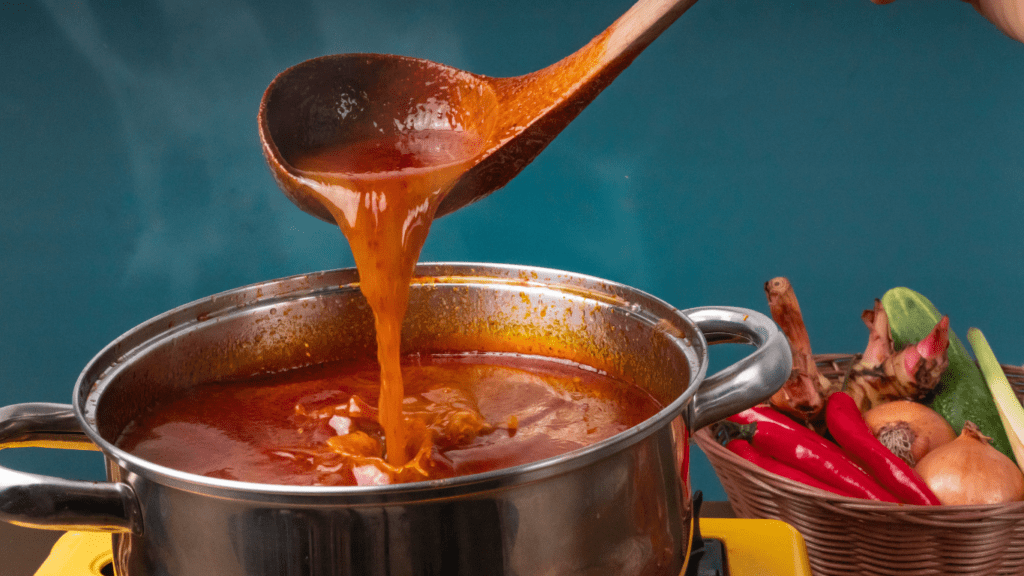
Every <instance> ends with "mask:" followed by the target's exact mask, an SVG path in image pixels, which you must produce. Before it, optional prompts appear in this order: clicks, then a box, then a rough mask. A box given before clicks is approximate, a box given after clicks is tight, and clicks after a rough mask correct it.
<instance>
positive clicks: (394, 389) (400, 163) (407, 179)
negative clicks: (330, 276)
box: [292, 130, 483, 466]
mask: <svg viewBox="0 0 1024 576" xmlns="http://www.w3.org/2000/svg"><path fill="white" fill-rule="evenodd" d="M482 145H483V141H482V140H481V139H480V138H479V137H477V136H475V135H474V134H472V133H469V132H463V131H455V130H420V131H413V132H409V133H402V134H396V135H392V136H386V137H381V138H378V139H375V140H366V141H360V142H356V143H354V144H340V145H337V146H332V147H328V148H323V149H321V150H318V151H317V152H316V153H314V154H310V155H307V156H302V157H299V158H294V159H292V164H293V165H294V166H295V167H296V168H297V169H298V170H299V171H300V172H301V173H302V174H303V175H304V176H306V177H307V178H308V180H307V184H308V185H309V186H310V188H311V189H312V190H313V191H314V192H315V193H316V194H318V195H319V196H320V200H321V203H322V204H323V205H324V206H326V207H327V208H328V209H329V210H330V211H331V215H332V216H333V217H334V220H335V221H336V222H338V225H339V226H340V227H341V230H342V232H344V234H345V237H346V238H348V242H349V246H351V248H352V255H353V258H354V259H355V261H356V268H358V269H359V282H360V290H361V291H362V293H363V295H364V296H365V297H366V300H367V301H368V302H369V304H370V307H371V308H372V309H373V314H374V321H375V325H376V329H377V360H378V362H379V363H380V367H381V368H380V386H381V394H380V400H379V403H378V409H379V412H380V423H381V426H383V428H384V431H385V433H384V437H385V445H386V447H387V448H389V449H386V450H385V452H386V454H387V460H388V462H389V463H390V464H391V465H393V466H401V465H402V464H404V463H405V453H406V452H407V451H408V450H407V446H406V445H407V443H408V442H409V438H408V435H407V434H406V430H405V429H404V427H403V426H402V419H401V412H402V398H403V396H404V394H403V391H402V372H401V369H400V366H399V364H400V345H401V334H402V319H403V318H404V317H405V310H406V307H407V305H408V301H409V282H410V280H411V279H412V274H413V270H414V269H415V267H416V261H417V259H419V255H420V250H421V249H422V248H423V243H424V242H425V241H426V238H427V232H428V231H429V230H430V224H431V221H432V220H433V219H434V213H435V212H436V211H437V206H438V204H439V203H440V202H441V200H442V199H443V198H444V195H445V194H446V193H447V192H448V191H449V190H450V189H451V187H452V185H453V184H454V183H455V181H456V180H457V179H458V178H459V176H461V175H462V174H463V173H464V172H465V171H466V170H467V169H468V168H469V167H470V166H471V162H472V160H473V158H474V157H475V156H476V154H477V153H478V152H479V151H480V147H481V146H482ZM390 448H393V449H390Z"/></svg>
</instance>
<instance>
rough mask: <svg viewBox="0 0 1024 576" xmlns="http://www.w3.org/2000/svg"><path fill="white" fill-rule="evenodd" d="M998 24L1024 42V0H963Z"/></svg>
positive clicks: (880, 1)
mask: <svg viewBox="0 0 1024 576" xmlns="http://www.w3.org/2000/svg"><path fill="white" fill-rule="evenodd" d="M871 1H872V2H874V3H875V4H888V3H890V2H892V1H893V0H871ZM963 1H964V2H967V3H968V4H970V5H971V6H974V9H975V10H977V11H978V13H980V14H981V15H982V16H984V17H985V18H986V19H987V20H988V21H989V22H991V23H993V24H995V25H996V28H999V29H1000V30H1001V31H1002V32H1003V33H1004V34H1006V35H1007V36H1009V37H1010V38H1013V39H1014V40H1016V41H1018V42H1024V0H963Z"/></svg>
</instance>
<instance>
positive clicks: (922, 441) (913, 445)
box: [864, 400, 956, 467]
mask: <svg viewBox="0 0 1024 576" xmlns="http://www.w3.org/2000/svg"><path fill="white" fill-rule="evenodd" d="M864 423H865V424H867V425H868V428H870V429H871V433H872V434H874V435H875V437H876V438H878V440H879V442H881V443H882V444H883V445H884V446H885V447H886V448H888V449H889V450H890V451H891V452H892V453H893V454H895V455H896V456H898V457H899V458H900V459H901V460H903V461H904V462H906V463H907V464H909V465H910V466H911V467H913V466H915V465H916V464H917V463H918V462H920V461H921V458H924V455H925V454H927V453H928V452H931V451H932V450H934V449H936V448H938V447H939V446H942V445H943V444H946V443H948V442H952V441H953V439H954V438H956V432H954V431H953V427H952V426H950V425H949V422H946V419H945V418H943V417H942V416H940V415H939V413H938V412H936V411H934V410H932V409H931V408H929V407H927V406H925V405H924V404H921V403H920V402H914V401H913V400H893V401H891V402H886V403H884V404H879V405H878V406H875V407H874V408H872V409H871V410H868V411H867V412H865V413H864Z"/></svg>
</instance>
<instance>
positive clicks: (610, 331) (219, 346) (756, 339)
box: [0, 264, 791, 576]
mask: <svg viewBox="0 0 1024 576" xmlns="http://www.w3.org/2000/svg"><path fill="white" fill-rule="evenodd" d="M402 336H403V349H404V350H405V351H406V352H408V353H422V354H438V353H442V354H443V353H465V352H479V353H514V354H523V355H537V356H545V357H554V358H560V359H564V360H568V361H573V362H578V363H581V364H585V365H588V366H592V367H594V368H597V369H600V370H605V371H607V372H609V373H611V374H613V375H615V376H618V377H620V378H622V379H625V380H627V381H629V382H632V383H634V384H637V385H640V386H642V387H644V388H645V389H646V390H647V391H648V392H650V393H651V394H652V395H653V396H654V397H655V398H656V399H657V400H659V402H660V403H661V404H662V405H663V406H664V409H662V410H661V411H660V412H659V413H658V414H656V415H655V416H653V417H651V418H650V419H648V420H647V421H645V422H643V423H641V424H639V425H637V426H635V427H633V428H631V429H630V430H627V431H625V432H623V433H621V434H618V435H616V436H614V437H612V438H609V439H606V440H604V441H602V442H599V443H597V444H594V445H592V446H589V447H586V448H583V449H580V450H575V451H573V452H569V453H567V454H564V455H562V456H558V457H555V458H550V459H547V460H542V461H539V462H534V463H531V464H527V465H523V466H517V467H514V468H507V469H503V470H496V471H492V472H487V473H483V474H475V475H472V476H464V477H458V478H450V479H445V480H438V481H428V482H417V483H410V484H400V485H393V486H384V487H312V486H279V485H269V484H256V483H245V482H237V481H228V480H220V479H214V478H207V477H203V476H197V475H192V474H186V473H182V472H180V471H177V470H172V469H168V468H164V467H161V466H158V465H155V464H153V463H151V462H147V461H145V460H142V459H139V458H137V457H135V456H133V455H131V454H129V453H126V452H124V451H122V450H120V449H119V448H118V447H117V446H116V442H117V439H118V437H119V436H120V435H121V433H122V431H123V430H124V429H125V427H126V426H128V425H129V424H130V423H131V422H132V421H133V420H135V419H137V418H140V417H144V413H145V410H146V408H147V407H148V406H150V405H151V404H152V403H153V402H155V401H156V400H157V399H159V398H160V397H161V396H163V395H164V394H166V393H169V392H171V391H180V390H182V389H187V388H190V387H193V386H205V385H211V383H214V382H216V381H220V380H225V379H237V378H244V377H251V376H255V375H258V374H261V373H265V372H267V371H277V370H282V369H287V368H295V367H299V366H303V365H309V364H317V363H322V362H328V361H333V360H340V359H346V358H360V357H372V356H373V354H375V342H374V336H373V320H372V313H371V312H370V310H369V308H368V307H367V305H366V303H365V300H363V298H362V296H361V294H360V293H359V291H358V277H357V275H356V273H355V271H354V270H337V271H331V272H324V273H317V274H311V275H305V276H299V277H293V278H285V279H281V280H275V281H270V282H266V283H262V284H259V285H254V286H248V287H244V288H239V289H236V290H232V291H229V292H225V293H222V294H218V295H215V296H212V297H210V298H208V299H204V300H201V301H197V302H193V303H191V304H188V305H185V306H182V307H180V308H177V309H175V310H172V311H170V312H167V313H165V314H163V315H161V316H158V317H156V318H154V319H152V320H150V321H148V322H146V323H144V324H142V325H140V326H138V327H136V328H134V329H133V330H131V331H129V332H128V333H126V334H125V335H123V336H122V337H120V338H119V339H118V340H116V341H115V342H113V343H112V344H110V345H109V346H108V347H107V348H105V349H104V350H103V351H102V352H100V354H98V355H97V357H96V358H94V359H93V361H92V362H90V364H89V365H88V366H87V367H86V368H85V370H84V371H83V373H82V375H81V377H80V378H79V381H78V383H77V384H76V387H75V391H74V397H73V404H72V405H71V406H63V405H43V404H29V405H16V406H10V407H7V408H4V409H2V410H0V441H2V442H3V443H4V445H5V447H6V446H11V445H17V444H19V443H21V444H31V443H33V442H39V441H53V440H59V441H70V442H81V443H84V444H89V445H92V446H95V447H98V448H99V449H100V450H102V451H103V452H104V454H105V456H106V459H107V468H108V477H109V482H106V483H98V484H97V483H85V482H72V481H65V480H58V479H53V478H46V477H38V476H34V475H29V474H23V473H18V472H14V471H10V470H5V469H0V519H4V520H7V521H10V522H15V523H18V524H22V525H29V526H38V527H50V528H63V529H68V528H72V529H96V530H107V531H110V532H112V533H113V545H114V554H115V565H116V567H117V570H118V573H119V574H123V575H126V576H199V575H203V576H206V575H208V574H217V575H218V576H235V575H237V576H243V575H244V576H262V575H267V576H271V575H272V576H291V575H310V576H312V575H320V574H323V575H328V574H329V575H331V576H339V575H353V576H354V575H359V576H377V575H379V576H398V575H403V576H406V575H416V576H418V575H423V576H426V575H435V574H438V575H446V576H469V575H474V576H477V575H480V574H488V575H496V576H502V575H509V576H513V575H516V576H547V575H551V576H584V575H587V576H591V575H592V576H615V575H620V574H621V575H623V576H638V575H651V576H676V575H677V574H679V573H680V571H681V570H682V569H683V567H684V565H685V561H686V557H687V555H688V549H689V545H690V536H691V522H692V516H691V508H690V486H689V475H688V457H689V452H688V449H689V448H688V447H689V431H690V430H694V429H696V428H698V427H700V426H702V425H704V424H706V423H709V422H711V421H714V420H716V419H718V418H720V417H723V416H725V415H728V414H731V413H734V412H737V411H740V410H742V409H744V408H746V407H748V406H750V405H753V404H755V403H757V402H759V401H761V400H763V399H764V398H766V397H768V396H770V395H771V394H772V393H773V392H774V391H775V390H777V389H778V388H779V387H780V386H781V385H782V383H783V382H784V381H785V379H786V377H787V376H788V374H789V370H790V365H791V359H790V352H789V348H788V345H786V342H785V339H784V337H782V335H781V333H779V332H778V330H777V328H776V327H775V325H774V324H773V323H772V322H771V321H770V320H768V319H767V318H765V317H764V316H762V315H760V314H758V313H756V312H753V311H749V310H742V309H734V308H725V307H718V308H701V309H693V310H689V311H685V312H681V311H678V310H676V309H674V308H673V307H671V306H669V305H668V304H666V303H664V302H662V301H660V300H657V299H656V298H654V297H652V296H649V295H647V294H644V293H642V292H639V291H637V290H635V289H632V288H629V287H626V286H622V285H619V284H615V283H611V282H607V281H603V280H599V279H596V278H592V277H588V276H583V275H578V274H571V273H566V272H559V271H553V270H545V269H539V268H525V267H516V266H499V265H483V264H431V265H421V266H420V267H418V269H417V277H416V279H415V280H414V282H413V286H412V294H411V300H410V306H409V312H408V314H407V317H406V321H405V324H404V326H403V335H402ZM709 341H710V342H720V341H722V342H725V341H727V342H735V341H743V342H747V343H750V344H753V345H754V346H755V347H756V350H755V351H754V352H753V353H752V354H751V355H750V356H749V357H747V358H745V359H744V360H742V361H740V362H739V363H737V364H736V365H734V366H731V367H730V368H728V369H726V370H724V371H722V372H721V373H719V374H716V375H715V376H713V377H709V378H706V377H705V371H706V369H707V346H708V342H709Z"/></svg>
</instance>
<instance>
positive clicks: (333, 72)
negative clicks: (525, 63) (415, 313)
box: [259, 0, 696, 223]
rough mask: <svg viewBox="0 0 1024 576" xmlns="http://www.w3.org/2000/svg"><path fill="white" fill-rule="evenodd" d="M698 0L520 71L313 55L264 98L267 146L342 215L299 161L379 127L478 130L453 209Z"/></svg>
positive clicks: (648, 0)
mask: <svg viewBox="0 0 1024 576" xmlns="http://www.w3.org/2000/svg"><path fill="white" fill-rule="evenodd" d="M695 2H696V0H640V1H639V2H637V3H636V4H634V5H633V6H632V7H631V8H630V9H629V10H628V11H627V12H626V13H625V14H623V15H622V16H620V17H619V19H618V20H616V21H615V22H614V23H612V25H611V26H610V27H608V29H607V30H605V31H604V32H602V33H601V34H599V35H598V36H596V37H595V38H594V39H593V40H591V41H590V42H589V43H588V44H587V45H586V46H584V47H583V48H581V49H580V50H578V51H577V52H575V53H574V54H571V55H569V56H568V57H566V58H564V59H563V60H561V61H559V62H556V63H555V64H552V65H551V66H548V67H547V68H544V69H542V70H538V71H537V72H533V73H531V74H526V75H524V76H516V77H512V78H491V77H487V76H481V75H478V74H472V73H469V72H464V71H462V70H458V69H456V68H452V67H450V66H445V65H442V64H437V63H435V62H430V61H427V60H421V59H416V58H408V57H403V56H391V55H383V54H341V55H334V56H324V57H320V58H314V59H312V60H307V61H305V62H302V63H300V64H297V65H296V66H293V67H291V68H289V69H287V70H285V71H284V72H282V73H281V74H279V75H278V76H277V77H276V78H275V79H274V80H273V82H271V83H270V86H268V87H267V90H266V92H265V93H264V95H263V100H262V101H261V103H260V111H259V133H260V140H261V142H262V143H263V152H264V155H265V156H266V159H267V162H268V164H269V165H270V168H271V171H272V172H273V174H274V177H275V178H276V180H277V182H278V184H279V185H280V187H281V189H282V190H283V191H284V192H285V194H286V195H287V196H288V197H289V199H291V201H292V202H294V203H295V204H296V205H298V206H299V208H301V209H302V210H304V211H306V212H308V213H310V214H312V215H314V216H316V217H317V218H320V219H321V220H324V221H327V222H331V223H334V218H333V217H332V216H331V213H330V212H329V211H328V210H327V209H326V208H325V207H324V206H323V205H322V204H321V202H320V200H319V199H318V197H317V196H316V195H315V194H312V193H310V191H309V189H308V188H307V187H306V186H305V185H304V184H303V183H302V181H301V179H300V178H298V177H297V176H296V171H295V169H294V167H293V166H292V164H290V160H292V159H294V158H296V157H297V156H300V155H303V154H308V153H310V152H313V151H315V150H317V149H320V148H324V147H326V146H332V145H337V144H339V143H355V142H359V141H360V140H365V139H371V138H375V137H379V136H381V135H382V134H383V135H394V134H395V133H399V132H407V131H412V130H427V129H429V130H439V129H441V130H463V131H469V132H473V133H474V134H475V135H476V136H478V137H479V138H480V139H481V141H482V142H483V145H482V146H481V147H480V149H479V152H477V153H476V155H475V157H474V158H473V160H472V161H471V162H470V164H469V169H468V170H467V171H466V172H465V173H464V174H463V175H462V176H461V177H460V178H459V179H458V180H457V181H456V182H455V184H454V185H453V187H452V188H451V190H450V191H449V192H448V194H447V195H446V196H445V197H444V199H443V200H442V201H441V203H440V205H439V207H438V210H437V213H436V215H437V216H441V215H444V214H447V213H450V212H453V211H455V210H457V209H459V208H461V207H463V206H465V205H467V204H470V203H471V202H474V201H475V200H478V199H480V198H482V197H484V196H486V195H487V194H490V193H491V192H493V191H495V190H497V189H498V188H501V187H502V186H504V185H505V184H506V183H508V182H509V180H511V179H512V178H513V177H514V176H515V175H516V174H518V173H519V172H520V171H521V170H522V169H523V168H524V167H525V166H526V165H527V164H529V163H530V162H531V161H532V160H533V159H534V158H535V157H536V156H537V154H539V153H540V152H541V150H543V149H544V148H545V147H546V146H547V145H548V143H550V142H551V140H552V139H554V138H555V136H557V135H558V134H559V132H561V131H562V129H564V128H565V127H566V126H567V125H568V124H569V122H571V121H572V120H573V119H574V118H575V117H576V116H577V115H578V114H579V113H580V112H581V111H582V110H583V108H585V107H586V106H587V105H588V104H590V102H592V101H593V100H594V98H595V97H597V95H598V94H599V93H600V92H601V90H603V89H604V88H605V87H606V86H608V85H609V84H610V83H611V82H612V80H614V79H615V77H616V76H618V74H619V73H620V72H622V71H623V70H624V69H625V68H626V67H627V66H629V64H630V63H632V61H633V60H634V59H635V58H636V57H637V56H638V55H639V54H640V52H641V51H643V50H644V48H646V47H647V46H648V45H649V44H650V43H651V42H652V41H654V39H655V38H657V37H658V35H660V34H661V33H662V32H663V31H664V30H665V29H666V28H668V27H669V26H670V25H671V24H672V23H673V22H674V21H675V20H676V18H678V17H679V16H680V15H681V14H682V13H683V12H685V11H686V10H687V9H688V8H689V7H690V6H692V5H693V4H694V3H695Z"/></svg>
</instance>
